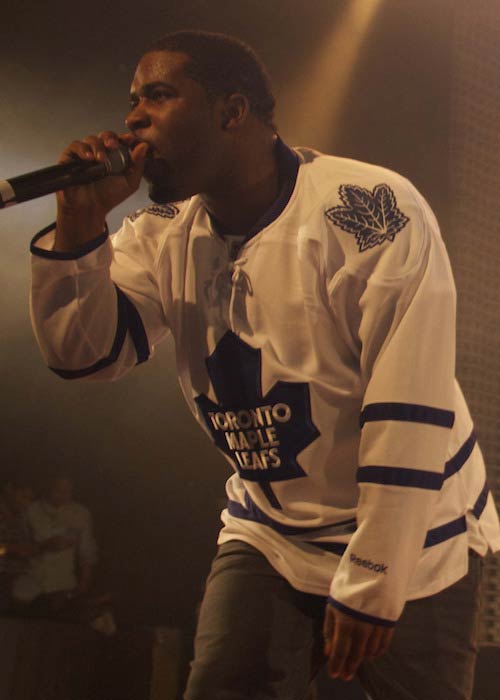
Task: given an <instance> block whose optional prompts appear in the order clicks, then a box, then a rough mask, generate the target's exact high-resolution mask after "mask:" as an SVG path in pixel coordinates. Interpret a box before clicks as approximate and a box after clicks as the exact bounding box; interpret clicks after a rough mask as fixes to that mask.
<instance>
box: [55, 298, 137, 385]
mask: <svg viewBox="0 0 500 700" xmlns="http://www.w3.org/2000/svg"><path fill="white" fill-rule="evenodd" d="M115 289H116V300H117V306H118V313H117V315H118V321H117V325H116V333H115V339H114V341H113V346H112V348H111V351H110V353H109V355H108V356H107V357H103V358H101V359H100V360H98V361H97V362H94V364H92V365H90V366H89V367H83V368H82V369H57V368H56V367H50V369H51V370H52V371H53V372H55V374H57V375H58V376H59V377H62V378H63V379H81V378H82V377H88V376H90V375H91V374H95V373H96V372H99V371H100V370H102V369H105V368H106V367H109V366H110V365H112V364H113V363H114V362H116V360H117V359H118V357H119V355H120V352H121V350H122V348H123V344H124V342H125V338H126V335H127V331H129V332H130V336H131V338H132V342H133V343H134V347H135V351H136V354H137V362H138V363H140V362H144V361H145V360H147V359H148V357H149V345H148V342H147V336H146V331H145V330H144V325H143V323H142V320H141V317H140V315H139V312H138V311H137V309H136V308H135V306H134V305H133V303H132V302H131V301H130V299H129V298H128V297H127V295H126V294H124V292H122V290H121V289H119V288H118V287H117V286H116V285H115Z"/></svg>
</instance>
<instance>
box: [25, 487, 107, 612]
mask: <svg viewBox="0 0 500 700" xmlns="http://www.w3.org/2000/svg"><path fill="white" fill-rule="evenodd" d="M26 515H27V520H28V523H29V527H30V530H31V534H32V537H33V540H34V542H35V543H36V545H37V546H38V552H37V554H36V555H35V556H34V557H33V558H32V560H31V566H30V574H29V576H28V577H26V578H25V579H24V581H20V582H19V585H18V586H17V587H16V589H15V591H14V593H15V595H16V597H17V598H19V599H22V600H29V599H31V600H34V599H35V598H38V600H39V603H40V604H41V607H47V609H48V612H49V613H52V612H53V613H57V612H60V611H62V610H64V609H65V608H66V607H67V605H68V603H69V602H70V601H72V600H74V599H75V598H78V597H79V596H82V595H83V594H85V593H86V592H87V591H88V589H89V585H90V582H91V578H92V572H93V569H94V566H95V563H96V558H97V556H96V555H97V547H96V542H95V539H94V534H93V528H92V517H91V514H90V511H89V510H88V509H87V508H85V507H84V506H83V505H81V504H80V503H77V502H76V501H74V500H73V480H72V479H71V477H69V476H68V475H66V474H58V475H57V476H55V477H53V478H51V479H50V480H49V482H48V483H47V484H46V488H45V489H44V494H43V496H42V498H41V499H40V500H38V501H35V502H34V503H32V504H31V505H30V507H29V508H28V510H27V513H26Z"/></svg>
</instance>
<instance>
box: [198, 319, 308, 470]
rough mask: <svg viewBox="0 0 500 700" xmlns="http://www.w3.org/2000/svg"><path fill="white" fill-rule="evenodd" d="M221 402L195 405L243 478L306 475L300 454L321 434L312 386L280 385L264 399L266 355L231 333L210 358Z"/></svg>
mask: <svg viewBox="0 0 500 700" xmlns="http://www.w3.org/2000/svg"><path fill="white" fill-rule="evenodd" d="M206 365H207V370H208V374H209V376H210V380H211V382H212V386H213V388H214V391H215V394H216V396H217V402H218V403H214V402H213V401H211V400H210V399H209V398H208V397H207V396H205V395H204V394H201V395H200V396H198V397H196V399H195V401H196V403H197V405H198V407H199V409H200V411H201V414H202V415H203V418H204V421H205V423H206V425H207V427H208V429H209V431H210V433H211V435H212V438H213V440H214V442H215V444H216V445H217V447H218V448H219V449H220V450H222V452H224V453H225V454H226V455H228V457H229V458H230V460H231V462H232V463H233V465H234V467H235V468H236V469H237V471H238V473H239V475H240V476H241V478H242V479H247V480H249V481H259V482H270V481H285V480H288V479H297V478H299V477H303V476H306V473H305V472H304V470H303V469H302V467H301V466H300V465H299V463H298V462H297V455H298V454H299V453H300V452H301V451H302V450H303V449H305V448H306V447H307V446H308V445H309V444H310V443H311V442H312V441H313V440H315V439H316V438H317V437H318V436H319V434H320V433H319V431H318V429H317V428H316V426H315V425H314V423H313V422H312V419H311V401H310V395H309V386H308V385H307V384H305V383H301V382H283V381H278V382H276V383H275V384H274V385H273V386H272V388H271V390H270V391H269V392H268V393H267V394H266V395H265V396H263V395H262V386H261V351H260V350H259V349H256V348H252V347H251V346H250V345H247V343H245V342H244V341H242V340H241V339H240V338H238V336H237V335H235V334H234V333H233V332H232V331H228V332H227V333H226V334H225V335H224V336H223V337H222V339H221V340H220V341H219V343H218V345H217V347H216V349H215V350H214V352H213V353H212V355H210V357H209V358H208V359H207V360H206Z"/></svg>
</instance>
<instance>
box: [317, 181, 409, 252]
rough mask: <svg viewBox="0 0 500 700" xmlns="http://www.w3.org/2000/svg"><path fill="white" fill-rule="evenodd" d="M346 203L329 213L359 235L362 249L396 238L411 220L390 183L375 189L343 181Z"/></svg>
mask: <svg viewBox="0 0 500 700" xmlns="http://www.w3.org/2000/svg"><path fill="white" fill-rule="evenodd" d="M339 195H340V199H341V200H342V203H343V206H337V207H332V208H331V209H327V211H326V212H325V216H326V217H327V218H328V219H330V221H332V222H333V223H334V224H336V225H337V226H339V227H340V228H341V229H342V230H343V231H346V232H347V233H350V234H352V235H353V236H354V237H355V238H356V243H357V244H358V248H359V252H360V253H362V252H363V251H365V250H369V249H370V248H374V247H375V246H376V245H382V243H384V242H385V241H393V240H394V238H395V237H396V234H397V233H399V231H401V230H402V229H403V228H404V227H405V226H406V224H407V223H408V222H409V220H410V219H409V218H408V217H407V216H406V215H405V214H403V212H402V211H401V210H400V209H399V208H398V205H397V203H396V197H395V196H394V192H393V191H392V190H391V188H390V187H389V185H384V184H381V185H376V186H375V187H374V188H373V191H370V190H368V189H366V188H364V187H359V186H358V185H340V187H339Z"/></svg>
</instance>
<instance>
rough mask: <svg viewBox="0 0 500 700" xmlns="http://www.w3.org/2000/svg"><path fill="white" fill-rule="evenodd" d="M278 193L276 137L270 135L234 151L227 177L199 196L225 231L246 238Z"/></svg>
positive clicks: (247, 143)
mask: <svg viewBox="0 0 500 700" xmlns="http://www.w3.org/2000/svg"><path fill="white" fill-rule="evenodd" d="M278 193H279V169H278V162H277V157H276V136H275V135H274V134H272V133H271V132H270V133H269V134H266V138H264V139H259V140H258V141H256V142H253V143H252V142H250V141H248V142H246V143H245V144H243V146H242V147H240V148H239V149H237V151H236V152H235V156H234V158H233V160H232V162H231V164H230V165H229V167H228V168H227V171H226V175H225V177H224V178H222V179H221V180H220V181H219V182H218V183H217V185H216V187H214V189H213V190H211V191H210V192H206V193H203V194H201V198H202V200H203V203H204V204H205V207H206V209H207V210H208V212H209V213H210V214H211V215H212V216H213V217H214V218H215V219H216V220H217V222H218V223H219V224H220V225H221V227H222V228H223V230H224V231H227V232H228V233H229V234H233V235H241V236H243V235H246V234H247V233H248V232H249V231H250V230H251V228H252V227H253V226H254V225H255V224H256V223H257V221H258V220H259V219H260V218H261V217H262V216H263V215H264V214H265V212H266V211H267V210H268V209H269V207H270V206H271V205H272V203H273V202H274V201H275V199H276V198H277V196H278Z"/></svg>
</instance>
